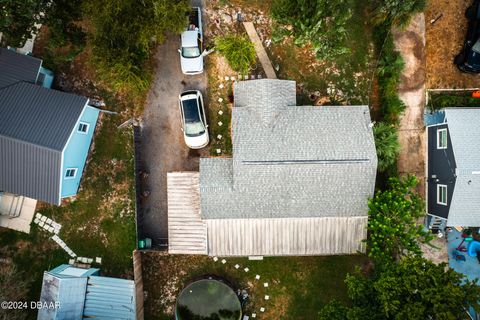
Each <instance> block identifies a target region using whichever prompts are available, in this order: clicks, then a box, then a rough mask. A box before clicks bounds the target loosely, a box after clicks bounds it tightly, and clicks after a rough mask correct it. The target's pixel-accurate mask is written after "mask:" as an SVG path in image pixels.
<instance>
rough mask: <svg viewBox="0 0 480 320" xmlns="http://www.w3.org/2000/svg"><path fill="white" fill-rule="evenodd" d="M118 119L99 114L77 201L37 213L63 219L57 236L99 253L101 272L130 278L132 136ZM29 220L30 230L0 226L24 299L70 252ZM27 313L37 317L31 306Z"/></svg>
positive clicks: (1, 247) (0, 240)
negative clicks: (100, 116)
mask: <svg viewBox="0 0 480 320" xmlns="http://www.w3.org/2000/svg"><path fill="white" fill-rule="evenodd" d="M119 120H120V119H119V118H118V117H117V116H114V115H104V116H103V120H102V123H101V125H99V126H98V127H97V131H98V132H97V134H96V136H95V138H94V143H95V148H94V151H93V152H92V153H91V158H90V161H89V163H88V166H87V167H86V170H85V172H84V175H83V177H82V182H81V189H80V191H79V193H78V195H77V200H74V201H71V202H70V203H68V204H64V205H62V206H61V207H57V206H51V205H44V206H43V207H41V208H40V209H38V207H37V212H41V213H42V214H44V215H46V216H48V217H50V218H52V219H53V220H55V221H57V222H59V223H60V224H62V229H61V231H60V235H59V236H60V237H61V238H62V239H63V240H64V241H65V242H66V244H67V245H68V246H69V247H70V248H71V249H72V250H73V251H74V252H75V253H76V254H77V255H78V256H84V257H92V258H95V257H102V265H101V266H98V267H100V268H101V272H102V273H103V274H104V275H108V276H120V277H130V278H131V277H132V274H133V267H132V258H131V257H132V251H133V249H134V246H135V222H134V188H133V186H134V183H133V179H134V177H133V174H134V173H133V141H132V139H133V137H132V132H131V129H129V128H127V129H123V130H118V129H117V128H116V126H117V125H118V122H119ZM51 235H52V234H50V233H48V232H46V231H44V230H43V229H40V228H38V227H37V226H36V225H34V224H32V231H31V233H30V234H23V233H20V232H16V231H12V230H7V229H2V230H1V231H0V255H1V256H6V257H11V258H12V260H13V263H14V265H15V267H16V270H17V272H19V273H20V274H21V277H20V278H21V279H23V281H24V282H25V284H26V286H27V296H26V297H25V299H26V300H30V301H38V299H39V297H40V290H41V283H42V277H43V272H44V271H46V270H50V269H53V268H54V267H56V266H57V265H59V264H62V263H68V259H69V256H68V255H67V254H66V253H65V252H64V251H63V250H62V249H60V247H59V246H58V245H56V243H55V242H54V241H53V240H51V239H49V236H51ZM29 317H31V318H32V319H33V318H36V311H31V314H30V315H29Z"/></svg>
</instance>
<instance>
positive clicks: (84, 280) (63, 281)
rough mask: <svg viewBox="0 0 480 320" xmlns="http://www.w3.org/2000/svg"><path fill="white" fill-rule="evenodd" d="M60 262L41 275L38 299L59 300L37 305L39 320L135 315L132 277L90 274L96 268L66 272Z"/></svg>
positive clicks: (127, 319) (128, 318)
mask: <svg viewBox="0 0 480 320" xmlns="http://www.w3.org/2000/svg"><path fill="white" fill-rule="evenodd" d="M71 268H72V266H70V265H61V266H59V267H57V268H55V269H53V270H51V271H49V272H45V273H44V275H43V285H42V292H41V295H40V301H41V302H43V303H45V302H47V303H55V302H59V303H60V308H41V309H40V310H39V312H38V319H39V320H50V319H52V320H53V319H62V320H63V319H65V320H67V319H68V320H70V319H92V318H93V319H116V320H124V319H125V320H134V319H135V315H136V312H135V283H134V281H133V280H126V279H117V278H110V277H100V276H93V275H90V274H92V273H94V272H96V271H98V269H93V268H90V269H85V273H84V275H82V276H75V275H68V274H65V273H62V270H64V269H65V270H68V269H71Z"/></svg>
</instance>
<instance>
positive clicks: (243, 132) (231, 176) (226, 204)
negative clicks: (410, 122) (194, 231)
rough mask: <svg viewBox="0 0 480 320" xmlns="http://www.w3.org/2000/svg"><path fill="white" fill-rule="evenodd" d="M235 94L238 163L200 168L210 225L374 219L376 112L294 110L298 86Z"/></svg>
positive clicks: (259, 85)
mask: <svg viewBox="0 0 480 320" xmlns="http://www.w3.org/2000/svg"><path fill="white" fill-rule="evenodd" d="M234 89H235V107H234V109H233V114H232V117H233V119H232V131H233V133H232V135H233V159H215V158H213V159H201V160H200V194H201V214H202V218H204V219H219V218H273V217H276V218H288V217H332V216H335V217H347V216H366V215H367V198H368V197H371V196H372V195H373V191H374V185H375V175H376V166H377V157H376V152H375V144H374V140H373V133H372V129H371V128H370V127H369V126H368V125H369V123H370V115H369V111H368V107H366V106H357V107H312V106H306V107H305V106H294V104H295V100H294V99H295V83H294V82H292V81H282V80H267V79H265V80H257V81H248V82H240V83H238V84H236V86H235V88H234ZM257 91H258V92H260V93H261V94H260V93H258V92H257ZM275 93H279V95H278V97H280V98H278V97H277V96H276V95H275ZM262 95H265V96H266V97H268V98H271V99H264V98H263V96H262ZM256 102H259V104H256ZM262 108H267V109H269V110H268V112H264V110H261V109H262Z"/></svg>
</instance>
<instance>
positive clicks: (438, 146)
mask: <svg viewBox="0 0 480 320" xmlns="http://www.w3.org/2000/svg"><path fill="white" fill-rule="evenodd" d="M442 132H445V134H446V145H445V146H444V147H442V146H441V145H440V142H441V139H440V135H441V133H442ZM447 148H448V129H447V128H441V129H437V149H447Z"/></svg>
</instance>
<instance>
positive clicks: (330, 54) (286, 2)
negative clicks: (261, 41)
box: [271, 0, 352, 60]
mask: <svg viewBox="0 0 480 320" xmlns="http://www.w3.org/2000/svg"><path fill="white" fill-rule="evenodd" d="M350 6H351V5H350V1H349V0H336V1H329V0H317V1H312V0H274V1H273V3H272V9H271V15H272V17H273V19H274V20H275V21H276V22H277V23H278V26H277V30H276V31H275V32H274V35H273V39H274V40H277V41H279V40H280V39H283V38H284V37H285V36H294V37H295V44H296V45H306V44H310V45H312V48H313V51H314V52H315V54H316V56H317V58H318V59H320V60H331V59H334V58H335V57H338V56H340V55H344V54H346V53H349V49H348V48H347V46H346V45H345V39H346V36H347V30H346V25H347V23H349V21H350V18H351V17H352V10H351V9H350Z"/></svg>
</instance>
